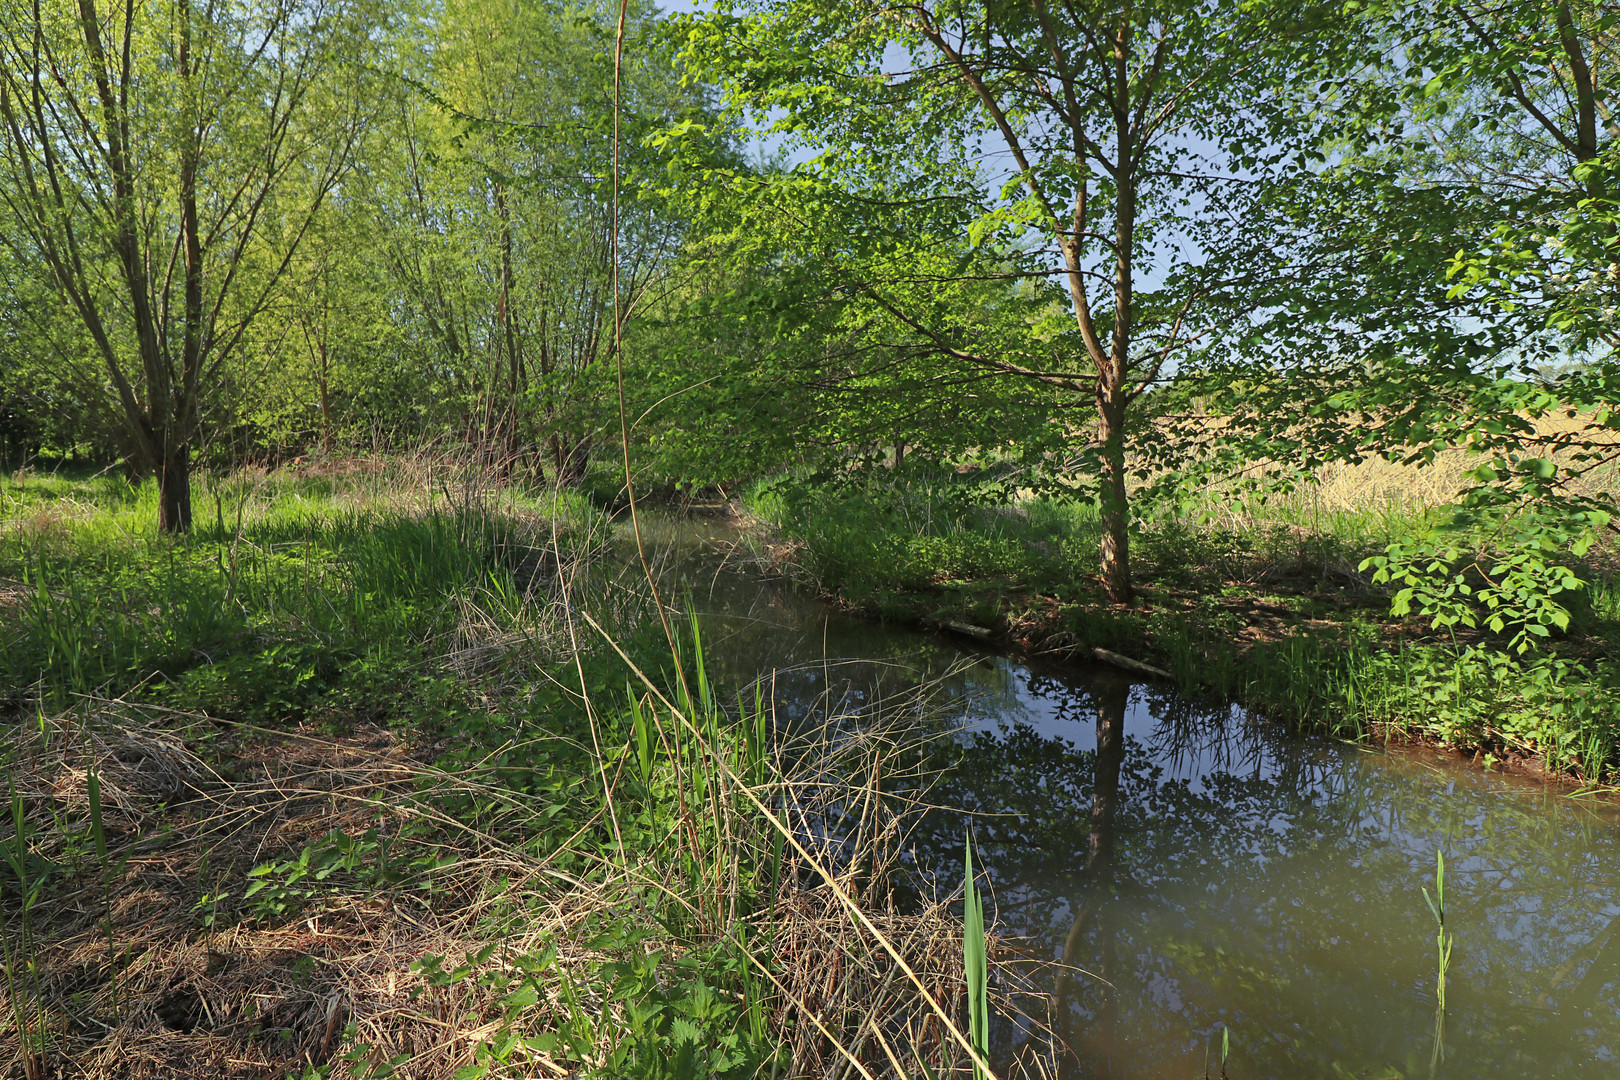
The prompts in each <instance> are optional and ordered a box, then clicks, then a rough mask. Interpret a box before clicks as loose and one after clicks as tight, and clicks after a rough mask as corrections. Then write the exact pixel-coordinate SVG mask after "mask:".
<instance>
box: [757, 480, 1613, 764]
mask: <svg viewBox="0 0 1620 1080" xmlns="http://www.w3.org/2000/svg"><path fill="white" fill-rule="evenodd" d="M1374 479H1375V480H1377V481H1378V482H1369V481H1368V480H1367V479H1366V478H1365V477H1360V478H1357V477H1354V476H1348V475H1346V476H1338V475H1335V476H1329V477H1326V478H1324V483H1323V484H1321V485H1319V486H1317V487H1314V488H1306V489H1302V490H1301V491H1299V492H1297V493H1296V494H1294V495H1291V496H1289V497H1286V498H1273V499H1272V500H1270V501H1268V502H1265V503H1261V502H1258V501H1252V502H1238V501H1217V500H1216V499H1215V498H1213V497H1212V498H1211V499H1210V500H1209V502H1208V503H1207V505H1201V506H1194V507H1185V508H1182V512H1181V513H1179V514H1175V515H1166V516H1163V517H1161V518H1159V519H1158V520H1156V521H1153V522H1151V523H1145V524H1142V525H1140V526H1139V527H1138V528H1137V530H1136V532H1135V533H1134V535H1133V554H1132V557H1133V560H1134V563H1135V567H1134V569H1135V572H1136V575H1137V580H1138V582H1139V583H1140V585H1141V590H1140V592H1141V598H1140V602H1139V603H1138V604H1137V605H1135V606H1133V607H1129V608H1125V607H1119V606H1115V605H1111V604H1110V603H1108V602H1107V599H1106V597H1105V596H1104V594H1103V592H1102V590H1101V588H1100V586H1099V585H1098V583H1097V580H1096V573H1097V569H1098V565H1097V563H1098V556H1097V541H1098V537H1099V535H1100V525H1099V523H1098V522H1097V519H1096V516H1095V513H1094V511H1093V510H1092V508H1091V507H1090V506H1089V505H1086V504H1083V503H1076V502H1072V501H1053V500H1050V499H1044V498H1034V497H1029V498H1017V499H1012V500H1008V499H1006V498H1005V497H1004V496H1003V497H995V496H991V495H987V494H986V493H985V492H984V491H983V489H981V488H980V487H979V486H978V485H976V484H975V482H974V481H973V478H971V477H961V476H957V475H956V474H954V473H939V474H933V475H930V474H928V473H927V472H924V471H913V472H911V473H909V474H907V475H904V476H894V475H880V476H878V477H875V478H873V477H868V478H867V479H865V480H862V481H859V482H856V483H853V484H843V483H836V484H828V483H803V482H797V481H792V480H787V481H778V482H775V483H771V484H764V485H760V486H758V487H756V488H755V489H754V490H753V491H752V493H751V494H750V495H749V497H748V499H747V500H746V502H747V505H748V507H749V509H750V511H751V512H752V513H753V514H754V515H755V516H756V517H758V518H759V519H761V520H762V522H764V523H766V525H767V526H768V527H769V531H770V533H771V534H772V537H773V538H772V540H771V541H770V544H769V551H768V552H767V557H768V558H770V559H772V560H774V561H775V562H776V563H777V564H778V565H780V566H782V567H783V568H785V569H787V570H789V572H791V573H793V574H795V575H796V576H798V577H799V578H800V579H801V580H802V581H803V583H804V584H805V585H806V586H807V587H809V588H812V589H814V590H815V591H817V592H819V593H820V594H822V595H824V596H827V597H829V598H831V599H833V600H834V601H835V602H837V603H839V604H841V605H843V606H845V607H847V608H849V609H851V610H853V611H857V612H860V613H863V614H866V615H868V616H872V617H876V618H880V619H892V620H899V621H904V622H909V623H918V624H923V625H935V626H941V627H946V628H954V629H956V630H959V631H962V632H965V633H970V634H983V633H985V632H988V633H989V634H991V635H994V636H997V637H999V638H1000V639H1002V640H1005V641H1007V642H1009V643H1012V644H1014V645H1016V646H1018V647H1020V648H1022V649H1024V650H1026V651H1028V652H1031V653H1037V654H1049V655H1057V656H1071V657H1075V658H1079V659H1083V660H1094V659H1095V658H1096V656H1097V650H1099V649H1102V650H1106V651H1108V652H1110V653H1113V654H1118V655H1122V656H1125V657H1128V658H1131V659H1134V660H1137V661H1139V662H1143V663H1147V664H1149V665H1151V666H1154V667H1157V668H1159V669H1162V670H1164V671H1166V672H1168V673H1169V674H1170V675H1171V676H1172V677H1174V678H1175V679H1176V680H1177V681H1179V682H1180V683H1182V684H1183V685H1184V686H1186V687H1187V688H1189V689H1192V690H1196V691H1198V692H1201V693H1205V694H1213V695H1216V696H1219V697H1223V698H1227V699H1230V700H1234V701H1239V702H1242V703H1244V704H1246V705H1249V706H1252V707H1254V708H1255V709H1258V710H1260V711H1262V712H1265V713H1267V714H1269V715H1271V716H1274V717H1276V718H1278V719H1281V720H1284V721H1286V722H1289V723H1292V724H1295V725H1298V726H1300V727H1302V728H1306V729H1309V730H1316V731H1324V732H1328V733H1331V734H1333V735H1337V736H1341V737H1348V738H1366V737H1370V736H1380V737H1407V738H1421V739H1428V740H1434V741H1436V742H1438V743H1441V744H1443V745H1445V746H1448V747H1452V748H1455V749H1457V750H1460V751H1465V752H1467V753H1470V754H1472V755H1474V756H1475V757H1476V758H1478V759H1479V760H1480V761H1482V762H1483V763H1485V764H1486V765H1487V766H1489V765H1493V764H1495V763H1497V762H1499V761H1511V762H1513V763H1515V764H1530V765H1533V766H1534V767H1538V768H1545V769H1548V770H1550V771H1553V772H1557V773H1563V774H1566V775H1569V776H1572V777H1574V778H1577V779H1579V780H1580V781H1582V782H1584V783H1587V784H1594V785H1595V784H1602V783H1609V782H1612V780H1613V779H1614V776H1615V770H1616V766H1617V764H1620V759H1617V747H1620V663H1617V661H1616V659H1615V652H1614V648H1615V646H1616V645H1620V579H1617V577H1616V575H1615V573H1614V570H1613V567H1612V565H1610V564H1609V563H1608V562H1607V561H1606V560H1607V559H1608V556H1607V555H1604V554H1603V553H1594V555H1593V557H1592V562H1591V563H1590V564H1589V565H1584V566H1581V567H1579V568H1578V569H1579V571H1580V572H1581V573H1582V575H1583V576H1584V577H1585V578H1586V579H1587V580H1588V581H1589V582H1590V583H1591V584H1590V586H1589V587H1588V588H1587V589H1585V590H1584V591H1583V592H1582V594H1581V595H1580V596H1579V598H1578V599H1577V601H1576V603H1575V605H1574V608H1573V615H1574V619H1573V622H1572V625H1571V626H1570V628H1569V631H1568V632H1567V633H1566V634H1563V635H1560V636H1558V637H1557V638H1555V639H1554V640H1552V641H1550V642H1549V643H1548V644H1547V645H1546V647H1544V648H1541V649H1538V650H1535V651H1533V652H1531V653H1528V654H1526V655H1522V656H1521V655H1519V654H1518V653H1517V652H1516V651H1514V650H1511V649H1509V648H1508V647H1507V645H1508V643H1507V641H1506V640H1505V639H1503V638H1502V637H1500V636H1493V635H1491V634H1489V633H1488V632H1480V631H1466V630H1446V629H1441V630H1435V629H1433V628H1432V627H1431V626H1430V625H1429V622H1428V620H1422V619H1419V618H1417V617H1407V618H1396V617H1394V616H1393V615H1392V614H1391V603H1390V592H1391V590H1390V589H1388V588H1387V587H1382V586H1379V585H1378V584H1376V583H1375V582H1374V581H1373V579H1372V576H1371V574H1370V573H1368V572H1363V571H1362V570H1361V569H1360V567H1361V565H1362V563H1363V560H1364V559H1366V558H1368V557H1370V556H1374V555H1378V554H1380V553H1382V552H1383V551H1384V550H1385V548H1386V547H1387V546H1388V545H1389V544H1391V543H1392V542H1396V541H1399V540H1401V539H1403V538H1405V537H1409V536H1411V535H1413V534H1414V533H1416V532H1417V531H1419V530H1420V529H1421V528H1422V527H1423V526H1424V524H1425V523H1426V520H1427V519H1428V516H1429V515H1430V514H1432V513H1433V512H1434V511H1433V509H1432V505H1433V503H1432V501H1430V500H1428V499H1425V498H1422V497H1420V496H1421V493H1414V492H1411V491H1403V490H1402V488H1401V487H1400V486H1399V480H1400V478H1399V477H1385V476H1382V475H1380V476H1377V477H1375V478H1374Z"/></svg>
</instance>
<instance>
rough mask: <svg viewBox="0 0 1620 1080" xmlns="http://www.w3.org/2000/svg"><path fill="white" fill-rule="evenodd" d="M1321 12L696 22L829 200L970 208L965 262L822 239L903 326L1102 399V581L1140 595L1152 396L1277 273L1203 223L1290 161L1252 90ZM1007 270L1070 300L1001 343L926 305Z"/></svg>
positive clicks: (1067, 2)
mask: <svg viewBox="0 0 1620 1080" xmlns="http://www.w3.org/2000/svg"><path fill="white" fill-rule="evenodd" d="M1302 10H1303V9H1302V8H1301V6H1300V5H1275V6H1272V5H1267V4H1263V3H1256V2H1245V3H1236V4H1207V3H1193V2H1186V0H1159V2H1144V3H1136V2H1130V0H1126V2H1123V3H1121V2H1118V0H1064V2H1061V3H1058V2H1048V0H1031V2H1029V3H969V2H961V0H923V2H918V3H904V4H896V3H887V2H884V0H838V2H832V0H735V2H732V3H727V4H723V5H722V6H721V9H720V10H719V11H718V12H717V13H716V14H714V15H713V16H712V17H709V18H707V19H704V20H701V21H698V22H696V23H695V24H694V25H693V27H692V31H691V37H690V40H691V55H692V56H693V57H694V58H695V59H696V60H698V61H700V62H704V63H706V65H707V67H706V69H705V70H707V71H710V72H712V73H713V77H714V78H716V79H717V80H718V81H720V82H722V84H723V85H724V86H725V87H726V89H727V91H728V95H729V100H730V102H731V103H732V105H733V106H734V108H736V109H737V110H738V112H739V113H748V114H752V116H753V117H754V118H755V120H756V122H757V121H758V120H759V119H764V121H765V122H766V123H769V124H773V125H774V127H775V129H776V130H777V131H778V132H780V133H782V134H783V135H785V137H787V138H788V139H789V140H792V141H796V142H797V143H798V144H799V145H800V146H801V147H803V148H804V150H803V151H802V152H804V153H807V154H808V155H810V156H812V157H813V160H812V161H810V162H809V163H808V164H806V165H804V166H802V167H801V168H800V169H799V170H798V174H799V175H798V177H797V179H803V178H806V177H814V178H815V180H816V182H817V183H816V185H812V186H810V187H807V188H805V189H803V190H805V191H809V192H813V193H815V194H814V195H813V196H811V197H817V198H819V197H821V193H825V192H827V191H829V190H831V191H838V192H842V193H845V194H848V195H852V196H856V197H859V198H861V199H864V200H867V201H868V202H873V203H884V204H886V205H889V206H894V207H901V206H910V207H918V208H920V207H923V206H925V205H930V204H932V205H945V204H950V205H953V206H954V207H955V208H956V212H955V213H954V214H952V215H934V216H933V217H934V220H935V222H936V224H937V223H941V222H944V223H946V227H948V228H954V229H955V237H954V239H955V242H956V244H957V250H958V253H959V255H960V262H959V263H957V269H956V270H955V271H954V272H953V271H952V270H951V269H949V267H948V266H947V269H946V270H945V272H944V274H943V275H941V274H940V273H939V272H938V271H937V270H936V269H935V268H933V267H932V266H930V267H929V268H928V270H927V272H919V273H908V272H907V271H906V270H905V268H904V266H903V265H900V266H897V265H895V262H894V261H893V260H889V259H886V258H884V256H885V254H886V253H887V252H894V251H899V250H901V248H902V247H903V246H904V244H905V243H906V242H907V241H906V240H905V238H902V237H899V236H890V237H887V238H885V237H881V236H880V237H878V238H877V242H876V243H875V244H873V245H868V246H866V248H865V250H864V253H863V252H862V251H857V250H854V249H853V248H852V249H846V250H845V251H843V252H832V253H829V252H818V253H812V256H811V257H813V258H818V259H826V258H836V259H840V260H841V261H842V265H841V272H842V273H843V275H844V278H845V280H846V282H847V285H848V288H849V290H850V292H851V293H852V294H854V295H856V296H858V297H859V302H860V303H862V304H864V305H866V306H867V308H868V309H869V312H870V317H871V318H872V319H876V320H882V321H885V322H887V323H888V325H889V326H890V328H891V334H892V336H893V337H895V338H896V339H897V340H898V339H904V340H905V341H907V342H908V343H910V344H914V345H918V346H923V347H926V348H928V349H930V350H932V351H933V353H934V354H935V355H936V356H937V357H939V358H940V359H941V360H943V361H949V362H952V363H959V364H962V363H965V364H971V365H976V366H978V367H981V368H983V369H985V370H987V371H992V372H996V373H1000V374H1004V375H1007V376H1009V377H1013V378H1018V379H1026V380H1031V381H1033V382H1036V383H1039V384H1043V385H1045V386H1047V387H1050V388H1053V389H1054V390H1056V391H1058V392H1060V393H1061V394H1062V395H1064V396H1067V397H1070V398H1073V397H1076V396H1078V397H1080V398H1082V399H1084V400H1086V401H1087V402H1088V403H1089V405H1090V406H1091V408H1092V409H1093V410H1094V413H1095V418H1096V419H1095V428H1094V437H1093V438H1091V439H1089V440H1086V443H1087V445H1085V446H1084V448H1083V456H1084V457H1085V458H1086V459H1088V460H1089V461H1090V462H1091V469H1090V470H1089V471H1090V472H1091V473H1092V475H1093V477H1094V479H1095V482H1096V493H1097V501H1098V505H1099V508H1100V511H1101V517H1102V522H1103V526H1104V528H1103V535H1102V539H1101V565H1102V574H1101V576H1102V582H1103V585H1104V587H1105V589H1106V591H1107V593H1108V595H1109V596H1110V597H1111V598H1112V599H1113V600H1114V601H1115V602H1118V603H1130V602H1131V601H1132V598H1133V590H1132V583H1131V569H1130V553H1129V526H1130V519H1131V511H1130V490H1131V476H1130V466H1129V464H1128V459H1127V452H1126V447H1127V431H1128V427H1129V425H1130V423H1131V419H1130V414H1131V410H1132V406H1133V404H1134V403H1135V402H1136V401H1137V400H1138V399H1139V398H1140V397H1141V395H1142V394H1143V393H1144V392H1146V390H1147V389H1148V388H1149V387H1151V386H1153V385H1154V383H1155V381H1156V380H1158V379H1159V378H1160V377H1161V376H1162V375H1163V374H1165V373H1166V372H1167V371H1168V370H1170V369H1171V368H1172V367H1173V366H1174V364H1175V361H1176V357H1177V355H1178V353H1179V352H1180V350H1182V349H1185V348H1186V347H1187V346H1188V345H1189V344H1192V343H1197V342H1199V341H1201V340H1202V339H1203V337H1204V335H1205V334H1206V332H1207V330H1208V328H1209V323H1210V320H1211V319H1215V318H1222V317H1227V315H1223V314H1217V313H1220V312H1225V313H1229V311H1230V308H1231V305H1230V303H1229V302H1223V303H1221V304H1216V303H1213V301H1214V300H1216V299H1217V298H1221V297H1225V298H1226V299H1227V301H1229V299H1230V294H1232V293H1233V292H1234V290H1238V289H1240V288H1241V282H1242V280H1243V279H1244V278H1245V277H1246V276H1247V275H1248V274H1250V273H1252V272H1253V271H1254V270H1255V269H1256V267H1252V266H1239V265H1234V264H1232V263H1228V262H1223V261H1221V260H1218V259H1210V258H1209V257H1208V256H1207V253H1206V252H1207V250H1209V249H1208V247H1207V246H1206V245H1204V244H1202V243H1200V242H1198V237H1199V236H1200V235H1201V234H1203V233H1205V232H1208V231H1209V230H1210V229H1211V228H1212V227H1213V228H1219V229H1225V228H1228V227H1230V226H1229V224H1228V222H1229V221H1230V220H1231V219H1232V217H1233V216H1234V215H1233V208H1234V206H1235V205H1236V204H1238V203H1241V202H1243V201H1245V200H1247V199H1248V198H1250V197H1251V193H1252V185H1251V184H1250V183H1249V181H1250V180H1251V179H1252V177H1253V175H1255V172H1256V170H1262V171H1263V167H1265V166H1269V165H1271V164H1274V163H1275V160H1276V158H1277V157H1278V156H1280V151H1279V148H1278V147H1277V146H1276V144H1275V143H1274V141H1273V139H1272V134H1271V133H1270V132H1269V131H1268V129H1267V124H1266V122H1265V120H1264V118H1263V117H1262V116H1260V115H1259V114H1258V112H1257V111H1256V110H1253V109H1252V108H1251V107H1250V106H1252V105H1253V104H1254V103H1255V101H1256V99H1257V98H1258V97H1259V96H1261V95H1262V94H1263V91H1264V87H1265V86H1266V85H1267V84H1266V81H1265V80H1266V76H1265V67H1266V65H1267V63H1268V58H1269V57H1270V56H1271V55H1272V53H1271V46H1272V45H1273V44H1274V43H1275V42H1276V41H1277V40H1279V39H1281V38H1285V37H1297V35H1298V34H1299V33H1300V32H1301V31H1300V22H1299V20H1300V19H1302V18H1303V17H1304V16H1303V13H1302ZM1262 159H1264V160H1262ZM807 216H808V215H807ZM785 239H786V242H787V243H792V234H791V233H790V234H788V236H787V237H786V238H785ZM860 246H861V245H858V244H857V245H855V247H856V248H859V247H860ZM981 254H982V255H983V256H984V257H985V258H986V259H988V263H985V262H982V261H981V259H980V255H981ZM867 255H871V256H874V257H872V258H868V257H866V256H867ZM1009 267H1012V268H1013V269H1011V270H1009V269H1008V268H1009ZM989 275H998V276H1001V277H1002V278H1004V279H1005V278H1008V277H1015V278H1017V279H1018V280H1019V281H1020V282H1021V283H1022V284H1023V286H1024V287H1026V288H1031V289H1033V290H1035V292H1036V293H1037V294H1038V295H1039V296H1040V297H1042V298H1044V299H1045V301H1047V303H1048V307H1049V308H1050V309H1051V313H1050V315H1049V317H1046V318H1044V319H1041V320H1040V321H1039V323H1038V324H1037V325H1034V326H1032V327H1031V328H1030V332H1029V333H1028V334H1027V335H1026V336H1025V337H1024V338H1023V339H1022V340H1017V339H1008V338H1006V337H1005V336H1003V335H993V336H990V337H980V336H977V335H976V333H975V327H974V326H973V325H972V324H971V323H967V324H960V325H955V326H947V325H942V324H940V323H938V322H937V321H935V320H934V319H933V318H932V317H931V315H930V313H929V311H928V310H927V308H926V304H924V303H919V302H918V301H919V300H924V301H925V300H926V298H927V296H928V294H929V292H930V285H931V284H932V287H933V291H936V292H937V291H943V290H945V289H948V288H949V287H950V286H951V285H952V283H953V282H954V281H957V280H961V279H963V278H972V277H983V276H989ZM1059 305H1061V310H1062V311H1063V312H1064V314H1063V315H1062V316H1061V317H1059V316H1057V315H1056V311H1057V310H1058V306H1059Z"/></svg>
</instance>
